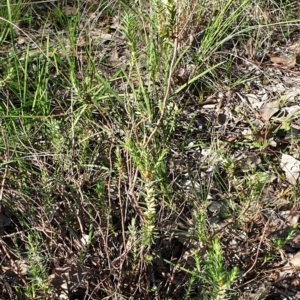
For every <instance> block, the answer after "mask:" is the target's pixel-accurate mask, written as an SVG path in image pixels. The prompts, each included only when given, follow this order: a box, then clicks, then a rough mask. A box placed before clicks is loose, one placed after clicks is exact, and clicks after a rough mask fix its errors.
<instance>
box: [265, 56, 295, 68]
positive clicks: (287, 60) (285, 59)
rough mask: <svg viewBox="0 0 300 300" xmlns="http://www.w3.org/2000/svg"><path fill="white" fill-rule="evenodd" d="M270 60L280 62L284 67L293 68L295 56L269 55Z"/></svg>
mask: <svg viewBox="0 0 300 300" xmlns="http://www.w3.org/2000/svg"><path fill="white" fill-rule="evenodd" d="M269 57H270V60H271V62H273V63H275V64H282V65H284V66H285V67H288V68H293V67H295V65H296V56H269Z"/></svg>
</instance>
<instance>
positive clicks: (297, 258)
mask: <svg viewBox="0 0 300 300" xmlns="http://www.w3.org/2000/svg"><path fill="white" fill-rule="evenodd" d="M290 264H292V265H293V266H294V267H300V252H297V253H296V254H295V255H294V257H293V258H292V259H291V260H290Z"/></svg>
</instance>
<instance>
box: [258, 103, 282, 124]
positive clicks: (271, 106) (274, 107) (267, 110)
mask: <svg viewBox="0 0 300 300" xmlns="http://www.w3.org/2000/svg"><path fill="white" fill-rule="evenodd" d="M279 107H280V101H273V102H268V103H266V104H264V105H263V106H262V107H261V108H260V110H259V113H260V115H261V117H262V118H263V119H264V120H265V121H269V120H270V119H271V117H272V116H273V115H274V114H276V113H277V112H278V111H279Z"/></svg>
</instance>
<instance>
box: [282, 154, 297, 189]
mask: <svg viewBox="0 0 300 300" xmlns="http://www.w3.org/2000/svg"><path fill="white" fill-rule="evenodd" d="M280 167H281V168H282V170H283V171H284V172H285V176H286V179H287V181H288V182H289V183H290V184H295V183H296V182H297V179H298V178H299V170H300V161H298V160H297V159H295V158H294V157H293V156H291V155H288V154H282V157H281V162H280Z"/></svg>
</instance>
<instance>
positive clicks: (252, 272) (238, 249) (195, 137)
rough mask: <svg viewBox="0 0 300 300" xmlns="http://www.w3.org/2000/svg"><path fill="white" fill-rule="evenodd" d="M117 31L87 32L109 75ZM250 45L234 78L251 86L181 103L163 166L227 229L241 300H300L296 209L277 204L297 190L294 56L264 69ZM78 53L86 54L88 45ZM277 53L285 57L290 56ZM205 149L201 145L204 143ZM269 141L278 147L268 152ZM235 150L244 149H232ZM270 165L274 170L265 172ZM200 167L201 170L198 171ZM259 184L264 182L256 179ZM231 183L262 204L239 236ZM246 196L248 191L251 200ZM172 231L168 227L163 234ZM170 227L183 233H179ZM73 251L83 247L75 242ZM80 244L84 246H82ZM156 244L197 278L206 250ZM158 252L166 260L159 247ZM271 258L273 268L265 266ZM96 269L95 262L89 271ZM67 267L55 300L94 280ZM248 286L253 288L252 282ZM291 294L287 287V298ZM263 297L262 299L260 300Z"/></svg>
mask: <svg viewBox="0 0 300 300" xmlns="http://www.w3.org/2000/svg"><path fill="white" fill-rule="evenodd" d="M65 13H66V14H67V15H73V14H74V13H75V11H74V9H73V8H72V7H67V8H66V12H65ZM118 26H119V24H118V22H113V24H111V25H109V27H110V30H107V28H106V27H105V26H104V25H103V27H102V28H97V29H94V30H91V31H90V32H89V34H90V38H91V40H92V41H93V43H97V42H99V41H100V42H101V45H100V47H101V48H102V51H98V52H97V51H96V52H95V55H98V56H99V59H100V60H101V59H102V58H103V57H104V56H105V55H106V56H107V60H106V61H107V64H108V67H109V69H110V68H117V67H120V66H123V65H124V62H126V59H127V58H126V53H125V54H124V53H123V51H122V50H121V51H120V48H121V49H124V48H126V47H125V46H124V45H123V43H124V42H123V39H122V37H121V36H118V35H117V33H116V32H114V30H115V29H117V28H118ZM112 29H113V32H112V31H111V30H112ZM116 36H118V38H116ZM18 41H19V46H20V47H22V46H23V45H24V46H25V44H26V43H25V41H26V37H21V36H19V37H18ZM254 42H255V41H254V39H253V38H251V39H249V40H248V42H247V51H246V54H247V58H248V60H247V58H245V60H244V63H242V64H240V65H238V70H236V71H237V72H238V73H239V74H242V75H243V76H245V75H246V76H248V83H249V85H245V86H244V87H243V86H240V87H238V88H234V89H230V88H229V87H228V86H227V85H226V84H224V83H223V84H221V83H219V84H220V85H219V88H220V91H219V92H218V93H213V94H207V95H205V96H204V99H203V100H202V101H199V100H198V99H196V101H193V100H192V101H191V102H190V103H186V102H187V100H186V98H191V99H193V95H191V94H189V92H186V94H185V95H184V97H183V98H180V101H178V103H176V107H179V109H180V113H179V116H178V120H177V121H178V124H177V129H176V130H175V133H174V135H173V137H172V139H171V142H170V147H171V150H172V154H171V155H170V157H168V159H169V173H170V174H169V176H170V178H174V179H175V178H176V184H178V185H181V187H182V188H179V189H180V191H179V193H180V192H181V193H182V197H183V199H184V200H183V201H185V199H194V200H195V198H197V197H206V198H207V199H208V200H209V201H208V203H207V206H206V209H207V213H208V215H209V218H208V222H209V225H210V226H211V228H212V231H213V232H214V230H216V231H217V229H218V228H224V229H223V230H222V233H221V235H220V236H221V241H222V244H223V248H224V252H225V253H224V255H225V259H226V264H227V265H228V266H230V267H232V266H238V267H239V269H240V270H241V278H240V279H239V282H238V284H237V286H236V287H235V288H236V289H237V290H238V291H240V292H241V298H240V299H247V297H248V296H249V297H250V295H251V297H254V298H255V299H267V297H268V296H270V295H271V296H272V295H275V294H276V293H279V294H281V295H283V294H284V293H286V290H287V289H288V292H289V295H290V297H291V298H289V299H297V298H295V297H297V293H298V290H297V287H299V283H298V282H297V279H299V271H298V270H297V268H298V267H299V265H300V263H299V253H300V252H298V249H299V248H300V247H299V241H298V239H299V236H300V233H299V231H298V230H296V231H295V232H294V233H293V236H291V237H290V238H289V239H288V240H285V237H286V236H287V235H288V234H289V233H290V232H291V229H292V227H293V226H296V225H297V224H298V220H299V211H298V209H297V205H296V204H295V205H294V204H291V203H288V204H284V205H282V207H281V203H279V202H278V199H279V200H280V199H281V198H280V195H284V191H286V190H288V189H289V188H290V186H297V184H298V179H299V170H300V165H299V164H300V161H299V156H297V153H296V154H294V153H293V151H294V149H293V148H294V147H296V146H294V144H293V143H294V141H293V139H294V138H296V139H297V138H298V139H299V138H300V134H299V132H300V129H299V127H298V128H297V123H296V122H297V119H296V117H297V114H298V112H299V110H300V107H299V105H298V104H297V103H299V101H300V91H299V88H298V84H299V82H300V81H299V75H300V73H299V70H298V69H297V61H296V56H289V57H288V56H284V55H279V56H269V59H270V61H271V63H270V64H269V63H268V62H267V63H262V64H261V63H259V61H258V60H257V61H253V60H255V59H256V56H257V53H256V52H255V50H254V48H253V47H252V45H253V43H254ZM107 43H108V44H107ZM78 46H79V47H82V46H84V39H82V40H81V41H80V44H79V45H78ZM122 47H123V48H122ZM282 48H283V49H284V50H285V49H286V50H288V47H287V46H283V47H282ZM293 49H294V48H293ZM253 62H255V63H253ZM278 65H279V66H278ZM290 69H293V70H292V71H293V72H291V73H289V71H290ZM184 71H185V70H183V69H178V71H177V74H174V77H177V81H178V80H179V81H180V83H181V84H183V83H185V81H186V79H185V78H184V75H185V74H184ZM102 72H103V73H104V74H105V75H106V76H108V77H109V76H110V73H109V70H107V72H106V70H105V69H104V70H102ZM297 72H298V73H297ZM253 74H254V78H253ZM293 80H294V81H293ZM284 123H286V124H284ZM283 124H284V125H285V127H284V128H283V133H282V135H280V134H279V131H280V129H281V127H282V126H283ZM203 141H206V143H202V142H203ZM216 141H218V142H219V143H220V145H219V147H220V148H219V149H215V148H214V147H216V146H215V145H216V143H215V142H216ZM272 141H273V142H275V143H273V144H272V143H271V142H272ZM198 142H199V145H197V143H198ZM200 142H201V145H200ZM296 142H297V141H296ZM236 143H240V144H243V146H241V147H236V146H235V144H236ZM182 149H183V150H182ZM216 150H220V153H222V151H223V150H224V151H225V150H226V151H225V152H223V153H225V154H222V155H223V156H222V155H219V154H218V152H217V151H216ZM293 155H295V156H296V158H295V157H294V156H293ZM267 159H269V160H271V164H270V165H268V162H267ZM199 161H201V169H200V170H199V168H198V167H199ZM272 164H274V165H275V168H273V165H272ZM276 164H277V165H276ZM282 172H283V173H284V175H282ZM248 174H250V175H248ZM257 174H259V175H260V177H261V178H257ZM218 176H219V177H218ZM248 176H249V177H248ZM217 177H218V178H217ZM237 177H245V178H248V179H249V181H251V180H253V182H256V184H257V183H259V182H260V180H261V182H262V185H263V187H262V188H261V191H260V193H259V194H258V197H261V198H263V201H261V202H260V201H259V200H260V199H259V200H258V201H254V202H253V203H249V207H248V208H247V209H246V210H245V212H243V213H242V214H241V215H240V216H241V217H240V219H242V220H238V221H241V223H243V228H239V229H236V228H234V227H233V228H231V227H230V226H228V224H229V225H230V224H231V223H237V222H236V220H235V218H232V217H231V216H230V215H231V214H232V212H233V211H234V209H236V208H238V209H243V205H242V203H241V202H242V201H246V200H247V199H238V194H239V193H238V192H239V189H243V188H245V187H243V186H235V185H234V183H232V182H233V181H234V180H235V179H236V178H237ZM178 178H179V179H178ZM212 178H214V179H215V180H212ZM216 178H217V179H216ZM180 180H181V184H180V182H179V181H180ZM206 180H207V182H210V183H211V186H210V191H207V192H203V193H204V194H206V195H203V193H201V192H200V194H198V195H193V193H194V190H195V188H196V189H197V190H201V188H202V189H203V190H205V187H204V186H203V182H204V181H206ZM174 185H175V181H174ZM248 188H249V187H248ZM251 192H252V190H251V186H250V188H249V195H250V193H251ZM286 197H287V196H286ZM233 199H234V200H233ZM282 202H283V201H282ZM274 203H276V205H275V204H274ZM278 207H279V208H278ZM183 208H184V207H183ZM176 209H177V208H176ZM183 210H184V209H183ZM1 214H2V213H1ZM7 214H9V213H8V212H7ZM187 215H188V213H187ZM3 216H4V215H3ZM229 216H230V217H229ZM2 219H3V221H2V223H3V226H4V227H7V226H9V225H10V224H11V221H10V218H9V217H2ZM190 222H191V223H190V224H189V225H190V226H191V227H192V224H193V216H190ZM166 223H167V221H166ZM172 225H174V224H171V225H170V224H168V226H172ZM176 226H178V228H180V226H181V225H176ZM166 227H167V226H166ZM176 229H177V228H176ZM172 230H174V228H172ZM279 231H280V232H279ZM191 234H192V233H191ZM174 235H175V234H174ZM278 237H279V238H281V239H282V240H284V241H285V242H284V246H285V247H286V248H283V250H282V249H277V250H276V249H275V250H274V247H273V246H272V239H274V238H278ZM82 238H83V237H82ZM74 240H76V238H74ZM77 240H78V239H77ZM73 242H74V243H75V241H73ZM77 242H78V243H80V239H79V241H77ZM83 243H86V239H84V240H83ZM111 243H112V244H115V245H117V244H118V240H117V238H116V239H114V238H112V241H111ZM161 243H162V245H164V246H165V247H166V248H168V249H172V250H169V251H171V254H170V255H169V257H170V259H173V260H174V258H177V264H178V265H180V266H181V267H182V268H184V267H187V266H188V267H191V268H193V267H194V263H193V261H192V260H191V257H192V256H193V249H195V248H197V247H198V248H199V249H203V248H205V246H204V245H203V243H196V242H194V243H193V242H187V239H186V238H185V237H180V236H178V237H176V239H175V238H171V237H169V238H167V239H165V240H164V241H161ZM75 244H76V243H75ZM184 247H185V250H183V248H184ZM110 251H112V250H110ZM156 251H157V253H163V247H161V248H160V249H158V250H157V249H156ZM270 252H272V253H273V256H274V257H275V259H272V260H270V261H267V258H268V254H269V253H270ZM116 256H117V255H116ZM119 258H120V257H119ZM115 259H116V260H114V263H115V265H117V261H118V259H117V257H116V258H115ZM93 263H94V262H91V265H92V264H93ZM156 263H157V269H158V270H157V271H156V273H158V274H160V276H161V277H163V274H168V276H169V275H170V274H169V269H167V268H166V265H165V264H163V263H162V262H161V261H160V260H157V261H156ZM64 264H65V265H66V266H67V267H65V268H61V267H60V266H59V263H58V262H54V268H53V271H52V274H51V275H50V278H49V280H50V282H51V284H52V285H53V286H54V287H55V290H56V294H55V297H57V298H60V299H68V297H69V296H68V295H69V288H68V286H72V289H74V290H75V289H76V288H77V287H76V286H79V285H82V286H87V285H88V283H87V282H86V281H90V283H91V279H90V278H91V277H92V276H95V274H94V273H93V272H95V269H93V268H92V267H91V266H90V267H89V268H86V269H84V268H82V266H80V265H79V264H77V263H75V262H65V263H64ZM103 268H105V267H103ZM91 270H93V271H91ZM286 270H288V271H286ZM105 271H107V274H105V275H106V276H109V272H110V270H106V269H105ZM104 273H105V272H104ZM173 275H174V277H175V279H176V280H177V282H180V279H181V278H180V274H179V272H178V273H176V272H175V271H174V274H173ZM15 276H16V277H17V276H18V275H17V274H16V275H15ZM101 277H102V278H101V280H103V281H104V280H105V276H104V275H103V274H101ZM253 278H254V279H256V280H255V282H253V280H252V279H253ZM176 280H175V281H174V282H176ZM165 284H167V281H166V282H165ZM289 285H290V286H289ZM170 286H172V284H170ZM287 286H289V287H288V288H286V287H287ZM255 291H258V293H255ZM259 293H260V294H261V295H263V297H261V296H259ZM293 297H294V298H293ZM268 299H271V298H268ZM281 299H283V298H281Z"/></svg>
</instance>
